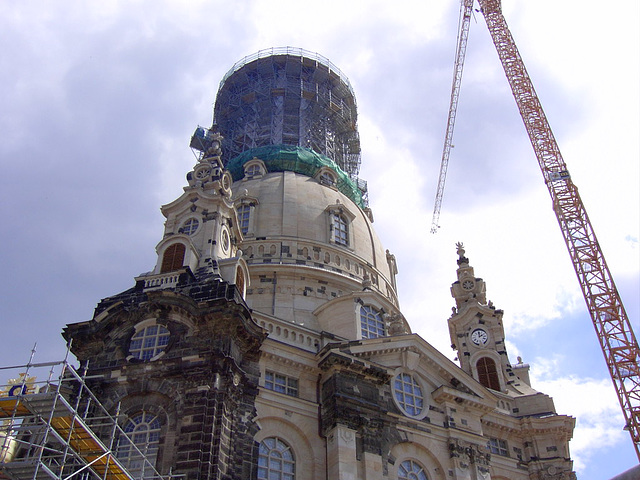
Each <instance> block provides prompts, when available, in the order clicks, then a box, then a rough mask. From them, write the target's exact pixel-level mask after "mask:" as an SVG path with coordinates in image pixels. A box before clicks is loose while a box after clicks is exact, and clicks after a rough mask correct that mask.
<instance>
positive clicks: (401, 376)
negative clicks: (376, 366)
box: [391, 370, 429, 419]
mask: <svg viewBox="0 0 640 480" xmlns="http://www.w3.org/2000/svg"><path fill="white" fill-rule="evenodd" d="M407 377H408V378H409V379H411V381H412V382H411V383H410V384H409V382H407V381H406V378H407ZM398 381H401V382H402V388H398V383H397V382H398ZM391 382H392V383H391V391H392V397H393V401H394V402H395V404H396V406H397V407H398V408H399V409H400V411H401V412H402V413H403V414H404V415H405V416H407V417H410V418H415V419H420V418H423V417H425V416H426V415H427V413H428V411H429V408H428V406H427V396H426V394H425V388H424V386H423V385H422V382H420V381H419V380H418V378H417V376H416V375H414V374H413V373H410V372H407V371H405V370H400V371H398V372H396V374H395V375H394V376H393V379H392V380H391ZM406 385H411V387H412V390H411V391H410V392H408V391H407V387H406ZM415 389H418V390H419V395H416V394H415V393H414V391H415ZM399 394H402V397H403V398H399V396H400V395H399ZM407 394H408V395H407ZM407 398H410V399H413V403H411V402H408V401H407ZM416 399H419V402H418V401H416ZM418 403H420V405H418ZM408 407H411V408H412V409H410V408H408ZM418 409H419V410H418Z"/></svg>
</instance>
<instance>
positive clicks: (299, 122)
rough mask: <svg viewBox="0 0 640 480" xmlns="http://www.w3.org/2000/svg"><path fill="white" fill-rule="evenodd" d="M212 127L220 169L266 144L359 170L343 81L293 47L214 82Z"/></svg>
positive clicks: (351, 103) (266, 53)
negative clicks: (295, 148)
mask: <svg viewBox="0 0 640 480" xmlns="http://www.w3.org/2000/svg"><path fill="white" fill-rule="evenodd" d="M214 128H216V129H218V131H219V132H220V134H222V136H223V141H222V150H223V154H222V159H223V162H224V163H225V165H226V164H227V163H228V162H229V161H230V160H231V159H233V158H235V157H236V156H238V155H240V154H241V153H243V152H245V151H247V150H251V149H253V148H256V147H263V146H267V145H294V146H299V147H302V148H308V149H311V150H313V151H315V152H317V153H319V154H321V155H324V156H326V157H328V158H330V159H331V160H333V161H334V162H335V163H336V164H337V165H338V166H339V167H340V168H341V169H342V170H343V171H344V172H346V173H347V174H348V175H349V176H351V177H355V176H357V174H358V171H359V170H360V137H359V135H358V128H357V106H356V99H355V95H354V92H353V88H352V87H351V84H350V83H349V80H348V79H347V77H346V76H345V75H344V74H343V73H342V72H341V71H340V70H339V69H338V68H337V67H336V66H335V65H333V64H332V63H331V62H330V61H329V60H328V59H326V58H324V57H322V56H321V55H318V54H316V53H311V52H307V51H305V50H302V49H299V48H291V47H286V48H272V49H268V50H261V51H259V52H257V53H255V54H253V55H250V56H248V57H245V58H244V59H242V60H241V61H240V62H238V63H236V64H235V65H234V66H233V67H232V68H231V70H229V72H227V74H226V75H225V76H224V78H223V79H222V82H221V83H220V88H219V90H218V95H217V97H216V103H215V107H214Z"/></svg>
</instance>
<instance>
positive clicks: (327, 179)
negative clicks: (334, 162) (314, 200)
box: [319, 172, 336, 187]
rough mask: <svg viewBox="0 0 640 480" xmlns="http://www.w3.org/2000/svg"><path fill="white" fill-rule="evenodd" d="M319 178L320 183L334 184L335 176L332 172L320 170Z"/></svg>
mask: <svg viewBox="0 0 640 480" xmlns="http://www.w3.org/2000/svg"><path fill="white" fill-rule="evenodd" d="M319 179H320V183H321V184H323V185H328V186H330V187H333V186H334V185H335V184H336V177H334V176H333V174H332V173H329V172H322V173H321V174H320V178H319Z"/></svg>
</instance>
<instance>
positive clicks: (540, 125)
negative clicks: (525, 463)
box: [432, 0, 640, 460]
mask: <svg viewBox="0 0 640 480" xmlns="http://www.w3.org/2000/svg"><path fill="white" fill-rule="evenodd" d="M468 1H469V0H462V2H463V5H465V7H466V5H467V2H468ZM478 2H479V4H480V9H481V11H482V14H483V15H484V18H485V21H486V23H487V27H488V28H489V33H490V34H491V38H492V40H493V43H494V45H495V47H496V50H497V52H498V56H499V57H500V62H501V63H502V66H503V68H504V71H505V74H506V76H507V80H508V81H509V85H510V86H511V91H512V93H513V96H514V98H515V100H516V103H517V105H518V109H519V111H520V116H521V117H522V120H523V122H524V125H525V128H526V130H527V134H528V135H529V140H530V141H531V144H532V146H533V150H534V152H535V155H536V158H537V160H538V164H539V166H540V169H541V171H542V175H543V177H544V181H545V184H546V185H547V188H548V190H549V194H550V195H551V200H552V202H553V210H554V212H555V214H556V217H557V219H558V223H559V225H560V230H561V231H562V236H563V237H564V241H565V243H566V245H567V249H568V250H569V256H570V257H571V262H572V263H573V268H574V270H575V272H576V275H577V276H578V281H579V283H580V287H581V289H582V294H583V296H584V299H585V301H586V303H587V308H588V310H589V314H590V315H591V319H592V321H593V325H594V327H595V330H596V334H597V336H598V340H599V342H600V346H601V348H602V352H603V354H604V358H605V360H606V363H607V367H608V369H609V374H610V375H611V379H612V380H613V384H614V386H615V389H616V393H617V395H618V400H619V401H620V406H621V407H622V412H623V415H624V418H625V429H626V430H629V433H630V434H631V440H632V442H633V446H634V448H635V451H636V455H637V456H638V460H640V349H639V348H638V342H637V340H636V337H635V334H634V332H633V330H632V328H631V323H630V321H629V317H628V316H627V313H626V311H625V308H624V305H623V304H622V300H621V299H620V294H619V293H618V290H617V288H616V286H615V283H614V281H613V277H612V276H611V272H610V271H609V267H608V266H607V262H606V261H605V258H604V255H603V254H602V251H601V249H600V244H599V243H598V240H597V238H596V234H595V232H594V230H593V227H592V226H591V222H590V221H589V217H588V215H587V211H586V210H585V208H584V205H583V203H582V200H581V199H580V195H579V194H578V189H577V187H576V186H575V185H574V184H573V182H572V180H571V176H570V174H569V171H568V169H567V165H566V164H565V162H564V160H563V158H562V155H561V154H560V149H559V148H558V144H557V142H556V140H555V138H554V136H553V133H552V131H551V127H550V126H549V122H548V121H547V118H546V116H545V114H544V111H543V109H542V105H541V104H540V101H539V100H538V96H537V94H536V91H535V89H534V88H533V83H532V82H531V79H530V78H529V74H528V73H527V70H526V68H525V66H524V62H523V61H522V58H521V57H520V53H519V52H518V48H517V47H516V44H515V41H514V39H513V37H512V36H511V32H510V31H509V27H508V26H507V22H506V21H505V18H504V16H503V15H502V6H501V0H478ZM461 61H463V60H460V59H459V58H457V59H456V69H457V68H458V63H459V62H461ZM458 88H459V86H458ZM452 98H453V95H452ZM456 103H457V98H456ZM454 112H455V109H454ZM449 115H451V111H450V112H449ZM445 148H446V143H445ZM446 162H448V156H447V159H446ZM443 166H444V172H445V174H446V165H445V158H444V156H443ZM442 172H443V170H442V166H441V176H442ZM440 181H441V182H442V187H444V178H441V179H440ZM438 188H439V189H440V184H439V187H438ZM438 194H439V202H440V203H441V201H442V192H441V191H440V190H439V191H438ZM436 207H437V209H438V214H439V208H440V205H439V203H438V196H437V200H436ZM434 213H435V211H434ZM434 219H435V217H434ZM436 228H437V227H436ZM432 231H433V230H432Z"/></svg>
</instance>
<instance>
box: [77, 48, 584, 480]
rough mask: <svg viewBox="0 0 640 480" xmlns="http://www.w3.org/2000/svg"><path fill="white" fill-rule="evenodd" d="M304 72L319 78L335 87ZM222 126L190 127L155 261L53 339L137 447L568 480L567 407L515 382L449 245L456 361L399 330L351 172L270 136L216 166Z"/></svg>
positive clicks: (217, 472)
mask: <svg viewBox="0 0 640 480" xmlns="http://www.w3.org/2000/svg"><path fill="white" fill-rule="evenodd" d="M299 56H300V61H301V62H302V64H303V66H304V68H311V69H313V61H311V60H310V59H309V58H307V57H305V55H304V52H302V51H301V52H300V53H299ZM294 60H295V59H294ZM278 61H279V60H278V59H277V58H276V59H273V62H275V64H277V63H278ZM287 61H288V62H290V61H291V59H288V60H287ZM314 61H317V60H314ZM254 67H255V66H252V67H251V68H254ZM325 67H326V66H325ZM324 70H326V68H324V69H322V71H323V72H324ZM242 72H243V67H238V68H237V70H235V71H234V72H230V76H229V77H226V81H227V82H228V81H232V80H233V78H234V75H242ZM307 73H308V72H307ZM312 73H313V72H311V73H310V74H312ZM323 78H324V77H323ZM229 79H231V80H229ZM316 80H317V81H323V82H329V84H328V86H327V88H329V89H330V88H333V87H332V85H333V84H331V82H335V85H334V86H335V88H339V87H340V81H341V80H340V78H338V77H336V78H333V77H331V75H329V76H328V77H327V78H326V79H316ZM243 85H244V83H243ZM243 88H244V87H243ZM340 88H341V87H340ZM262 90H264V89H262V87H261V90H260V91H262ZM226 91H227V94H226V96H225V98H235V97H233V95H232V96H231V97H229V95H228V92H229V91H231V92H233V91H234V90H233V89H229V88H227V89H226ZM243 92H244V91H243ZM243 92H238V93H237V95H240V96H239V97H238V98H242V97H241V94H245V95H248V93H246V92H244V93H243ZM272 94H273V95H276V96H277V95H280V94H283V95H284V94H285V93H284V91H283V92H280V90H273V91H272ZM234 95H235V94H234ZM252 98H253V97H252ZM305 98H306V99H307V100H309V101H311V100H312V98H313V96H312V95H311V94H309V95H306V93H305ZM229 101H231V100H229ZM234 101H235V100H234ZM318 101H319V100H318ZM276 103H277V102H276ZM317 108H329V109H330V108H334V106H331V105H329V106H323V105H318V106H317ZM335 108H338V107H337V106H336V107H335ZM224 111H225V109H224V105H217V106H216V112H224ZM219 114H220V113H219ZM327 114H329V112H328V113H327ZM354 125H355V118H354ZM237 131H238V128H237V126H235V127H234V132H236V133H234V134H237ZM224 135H225V132H224V131H221V132H218V131H216V128H215V125H214V128H212V129H210V130H204V129H199V130H198V131H196V135H194V138H195V139H196V140H198V139H202V141H200V140H198V142H200V143H198V142H195V141H194V140H193V139H192V145H194V144H196V143H198V145H200V147H198V149H199V151H200V152H201V154H200V157H199V159H198V163H197V164H196V165H195V166H194V169H193V170H192V171H191V172H189V173H188V175H187V182H188V185H187V186H186V187H185V189H184V194H183V195H182V196H181V197H180V198H178V199H177V200H175V201H174V202H172V203H170V204H168V205H165V206H164V207H162V212H163V214H164V215H165V217H166V222H165V232H164V235H163V238H162V239H161V241H160V243H159V244H158V246H157V253H158V261H157V264H156V266H155V267H154V269H153V270H152V271H151V272H149V273H147V274H144V275H140V276H139V277H137V278H136V285H135V286H134V287H133V288H132V289H130V290H128V291H126V292H123V293H121V294H118V295H115V296H112V297H108V298H106V299H104V300H103V301H102V302H101V303H100V304H99V305H98V307H97V309H96V312H95V315H94V318H93V319H92V320H90V321H88V322H83V323H75V324H70V325H68V326H67V327H66V329H65V331H64V336H65V338H67V339H68V340H72V351H73V353H74V354H75V355H76V356H77V357H78V359H79V360H80V361H81V362H83V364H84V363H86V362H87V361H88V369H89V372H88V373H89V378H90V380H89V382H90V386H91V387H92V389H93V391H94V392H96V395H97V396H98V397H99V398H100V400H101V401H102V402H103V403H104V404H105V405H106V406H107V407H108V408H109V409H110V410H111V411H113V412H114V413H115V412H120V416H121V418H122V419H123V420H122V422H123V425H124V424H126V422H127V421H131V422H132V423H131V425H132V426H131V428H130V429H129V431H131V432H132V433H131V435H132V437H133V438H134V441H135V438H136V437H135V434H136V432H139V433H141V434H142V433H145V434H146V435H147V436H146V437H145V436H144V435H143V436H141V437H139V438H138V442H139V443H140V447H141V448H143V449H144V448H146V449H147V451H150V452H151V454H152V456H153V457H154V459H155V464H156V467H157V468H158V470H159V471H160V472H161V473H162V474H165V475H169V474H172V475H183V476H184V477H183V478H186V479H225V480H231V479H233V480H245V479H266V478H269V479H271V478H279V479H285V480H294V479H295V480H320V479H326V478H330V479H332V480H356V479H362V480H365V479H366V480H371V479H390V480H402V479H409V478H410V479H418V480H425V479H428V480H445V479H459V480H462V479H464V480H467V479H469V480H471V479H482V480H487V479H494V480H505V479H516V480H517V479H522V480H524V479H570V478H573V477H574V476H575V475H574V474H573V472H572V461H571V459H570V455H569V449H568V442H569V440H570V438H571V436H572V432H573V428H574V423H575V422H574V419H573V418H572V417H569V416H565V415H559V414H557V413H556V412H555V408H554V405H553V401H552V399H551V398H550V397H548V396H546V395H544V394H542V393H540V392H537V391H535V390H534V389H533V388H532V387H531V385H530V380H529V376H528V366H527V365H525V364H522V363H521V362H519V363H515V364H514V363H512V362H511V361H510V359H509V357H508V354H507V351H506V347H505V343H504V342H505V338H504V329H503V323H502V322H503V315H504V314H503V312H502V311H501V310H498V309H496V308H495V307H494V306H493V305H492V304H491V303H487V302H486V294H485V291H486V285H485V283H484V281H483V280H482V279H480V278H477V277H475V273H474V271H473V268H472V267H471V266H470V262H469V260H468V259H467V258H466V257H465V252H464V249H463V247H462V245H458V270H457V278H456V279H455V281H454V283H453V284H452V290H451V291H452V296H453V298H454V301H455V305H456V306H455V307H454V309H453V313H452V316H451V317H450V318H449V319H448V322H449V329H450V333H451V340H452V346H453V347H454V348H455V349H456V350H457V352H458V358H459V364H460V365H459V366H458V365H456V364H455V363H453V362H451V361H450V360H449V359H447V358H446V357H445V356H444V355H443V354H442V353H440V352H439V351H437V350H436V349H435V348H434V347H433V346H431V345H430V344H429V343H428V342H427V341H425V340H424V339H423V338H421V337H420V336H418V335H416V334H413V333H411V329H410V325H409V323H408V322H407V320H406V319H405V318H404V316H403V315H402V313H401V311H400V307H399V303H398V297H397V292H396V281H395V275H396V274H397V272H398V267H397V265H396V262H395V257H394V256H393V254H392V253H390V252H389V251H388V250H386V249H385V248H383V246H382V244H381V242H380V240H379V239H378V237H377V235H376V233H375V230H374V229H373V215H372V212H371V211H370V210H369V209H368V208H367V206H366V204H365V203H363V202H362V197H361V193H362V191H360V193H358V188H360V187H359V185H361V183H359V182H358V181H357V180H356V179H349V178H348V177H346V176H345V175H344V172H342V171H341V170H340V169H339V168H338V167H337V166H336V164H335V163H333V162H332V161H331V159H330V158H321V159H320V160H318V159H317V156H316V157H312V156H311V155H307V154H306V153H305V152H302V153H301V151H300V150H295V151H294V150H288V149H287V148H285V147H279V148H280V149H279V150H277V151H275V153H274V151H272V150H269V151H268V153H265V152H267V151H266V150H258V149H257V150H256V151H255V153H256V155H251V151H250V152H249V155H245V156H244V157H243V158H244V159H243V160H242V161H238V162H236V163H234V161H233V160H231V161H230V162H228V164H223V162H222V160H221V158H222V157H221V148H220V147H221V140H222V137H223V136H224ZM258 153H259V154H260V156H258ZM349 182H351V183H349ZM352 187H353V188H352ZM452 263H453V262H452ZM452 277H453V273H452ZM452 279H453V278H452ZM443 321H445V319H443ZM147 418H148V419H149V420H146V419H147ZM135 422H138V423H137V424H136V423H135ZM135 425H139V426H141V427H140V429H138V430H136V429H137V428H138V427H135ZM125 431H127V429H126V428H125ZM149 445H151V446H149ZM121 457H125V459H124V460H123V461H125V460H127V461H134V460H135V458H133V459H132V458H127V455H126V452H125V454H123V455H121ZM129 457H131V455H129ZM134 463H135V462H134ZM134 470H135V468H134ZM138 476H139V477H140V476H142V474H140V473H138Z"/></svg>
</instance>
